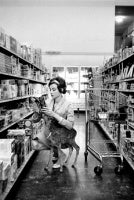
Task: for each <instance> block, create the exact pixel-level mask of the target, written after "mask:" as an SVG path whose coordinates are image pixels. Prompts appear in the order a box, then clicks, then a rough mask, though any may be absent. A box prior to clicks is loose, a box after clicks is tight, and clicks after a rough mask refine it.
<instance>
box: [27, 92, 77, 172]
mask: <svg viewBox="0 0 134 200" xmlns="http://www.w3.org/2000/svg"><path fill="white" fill-rule="evenodd" d="M31 100H32V102H33V103H35V104H36V105H37V108H38V109H36V111H35V112H34V113H33V122H34V123H37V122H39V121H40V120H41V119H43V121H44V124H45V128H44V135H45V141H41V140H40V139H39V138H38V137H36V138H35V140H38V142H39V143H41V144H42V145H44V149H45V147H47V148H49V149H50V154H49V161H48V164H47V166H46V167H45V169H46V170H48V168H49V164H50V162H52V155H53V148H54V147H57V149H58V158H59V162H60V172H62V171H63V166H65V167H66V166H67V165H68V164H69V161H70V158H71V155H72V152H73V149H75V150H76V156H75V159H74V162H73V164H72V167H73V168H74V167H75V166H76V163H77V159H78V155H79V150H80V147H79V146H78V144H77V143H76V141H75V138H76V135H77V131H76V130H75V129H74V128H72V129H71V130H69V129H67V128H66V127H64V126H62V125H60V124H59V123H58V122H57V121H56V119H54V118H53V117H50V116H48V115H45V113H42V111H41V109H42V108H43V107H45V106H47V105H46V102H45V100H44V97H43V95H42V96H41V97H31ZM37 110H38V111H37ZM66 148H69V153H68V156H67V159H66V160H65V162H64V163H62V160H61V152H62V151H61V149H66Z"/></svg>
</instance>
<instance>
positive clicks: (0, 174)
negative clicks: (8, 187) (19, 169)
mask: <svg viewBox="0 0 134 200" xmlns="http://www.w3.org/2000/svg"><path fill="white" fill-rule="evenodd" d="M2 171H3V160H0V180H2Z"/></svg>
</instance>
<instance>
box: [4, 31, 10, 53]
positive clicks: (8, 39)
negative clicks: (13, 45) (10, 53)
mask: <svg viewBox="0 0 134 200" xmlns="http://www.w3.org/2000/svg"><path fill="white" fill-rule="evenodd" d="M5 47H6V48H7V49H9V50H10V37H9V35H7V34H5Z"/></svg>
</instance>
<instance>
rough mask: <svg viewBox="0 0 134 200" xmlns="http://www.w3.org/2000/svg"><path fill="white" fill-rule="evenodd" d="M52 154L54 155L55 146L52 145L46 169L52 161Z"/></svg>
mask: <svg viewBox="0 0 134 200" xmlns="http://www.w3.org/2000/svg"><path fill="white" fill-rule="evenodd" d="M52 155H53V148H52V147H51V149H50V152H49V158H48V163H47V165H46V167H45V169H48V168H49V165H50V163H51V162H52Z"/></svg>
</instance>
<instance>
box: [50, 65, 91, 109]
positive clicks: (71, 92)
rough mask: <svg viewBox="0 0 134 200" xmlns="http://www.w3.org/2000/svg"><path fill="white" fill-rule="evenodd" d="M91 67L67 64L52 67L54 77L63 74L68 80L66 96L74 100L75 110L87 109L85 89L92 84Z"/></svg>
mask: <svg viewBox="0 0 134 200" xmlns="http://www.w3.org/2000/svg"><path fill="white" fill-rule="evenodd" d="M91 72H92V69H91V68H90V67H84V66H65V67H62V66H61V67H52V69H51V74H52V77H56V76H61V77H62V78H64V79H65V80H66V83H67V93H66V97H67V98H68V99H69V101H71V102H72V104H73V107H74V110H78V109H79V110H85V90H86V89H87V88H88V87H89V86H91V84H90V81H89V77H90V74H91Z"/></svg>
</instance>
